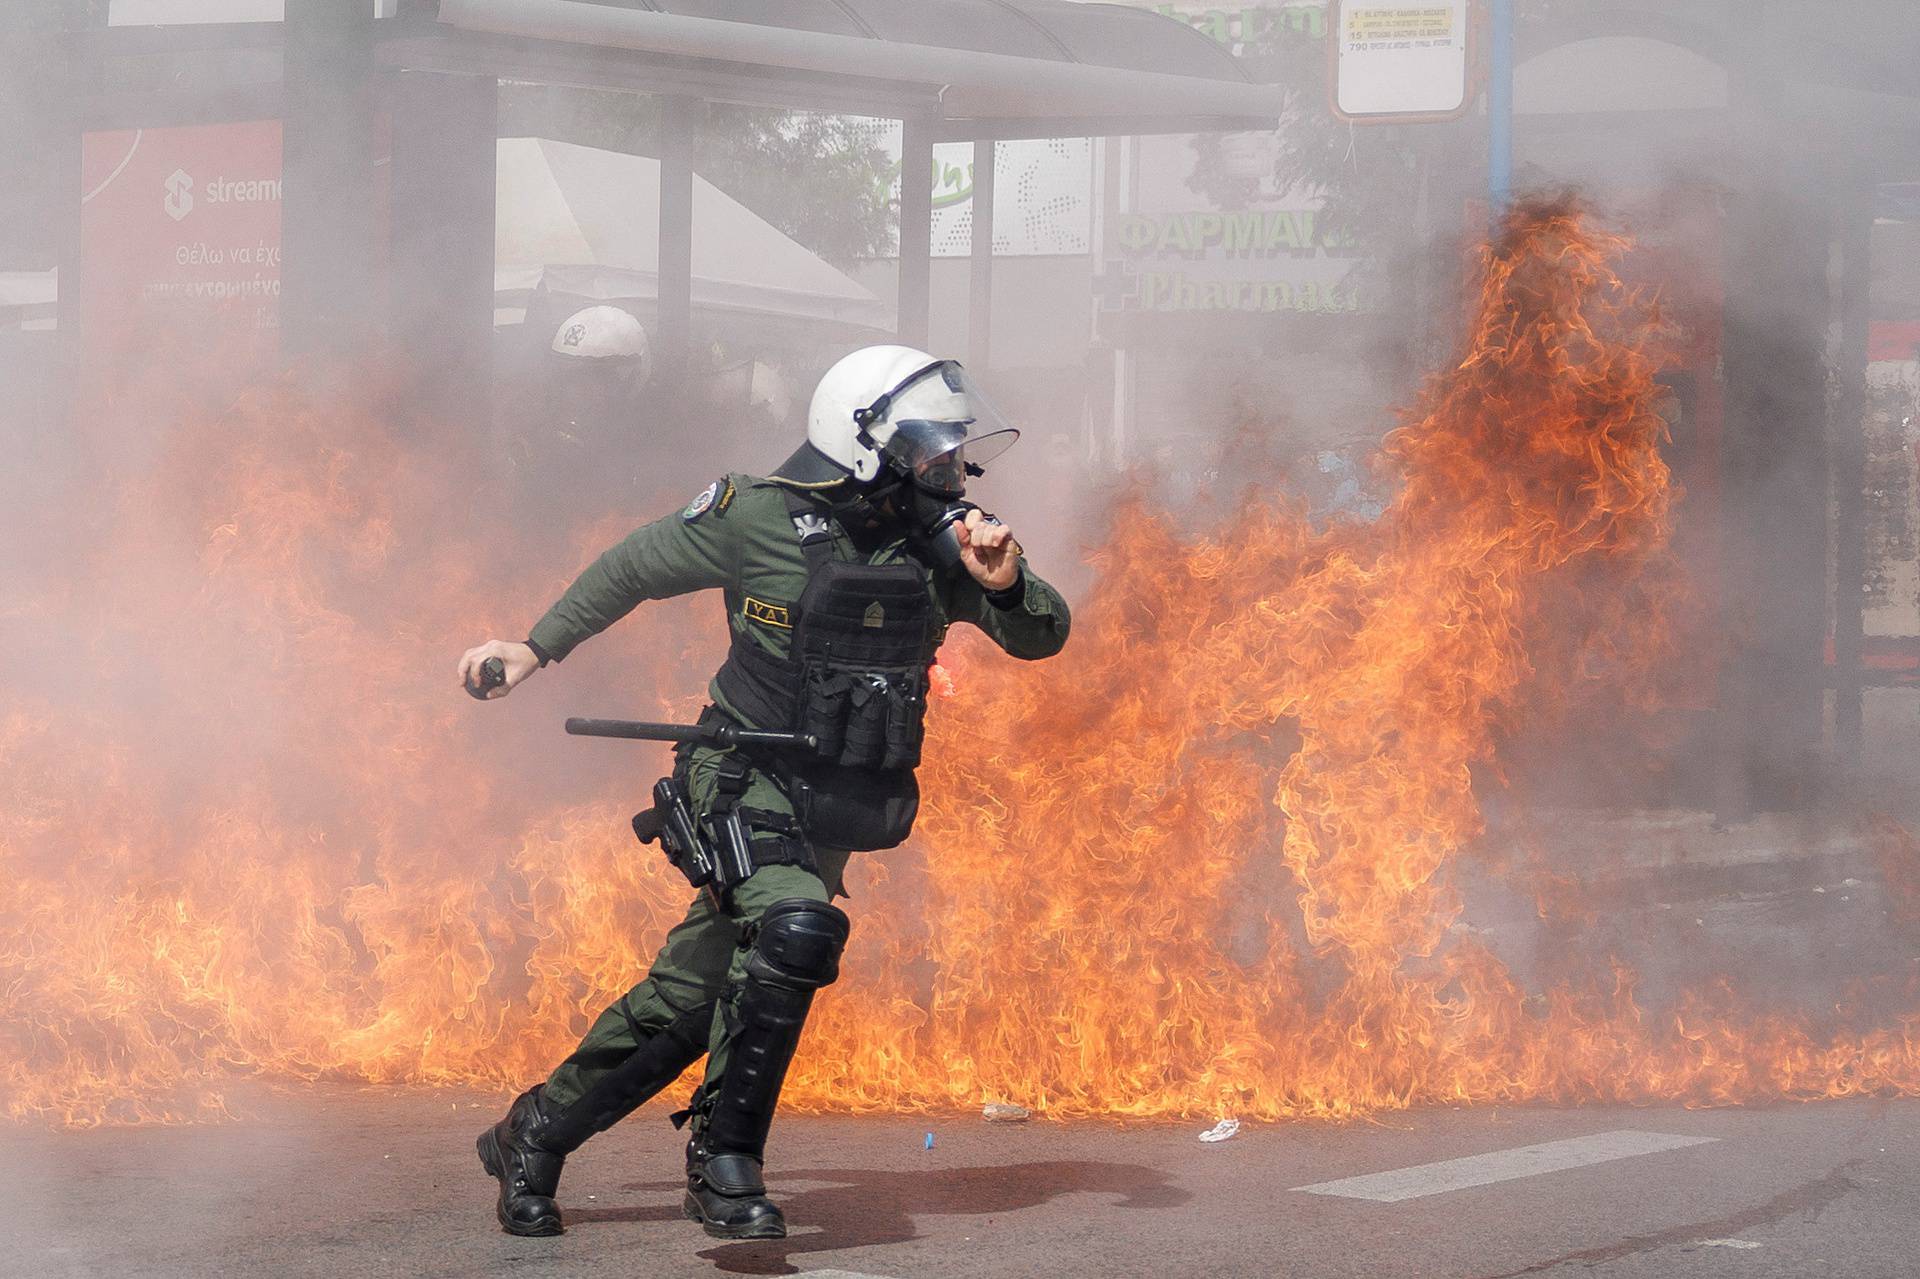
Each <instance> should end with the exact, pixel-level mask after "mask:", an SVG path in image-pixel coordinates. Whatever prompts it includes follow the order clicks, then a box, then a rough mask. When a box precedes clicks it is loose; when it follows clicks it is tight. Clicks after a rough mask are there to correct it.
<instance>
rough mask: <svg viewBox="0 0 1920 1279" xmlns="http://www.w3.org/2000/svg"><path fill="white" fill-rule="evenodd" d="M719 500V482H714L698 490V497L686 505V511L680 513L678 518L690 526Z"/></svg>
mask: <svg viewBox="0 0 1920 1279" xmlns="http://www.w3.org/2000/svg"><path fill="white" fill-rule="evenodd" d="M719 499H720V481H719V480H715V481H714V482H713V483H711V484H709V485H707V487H705V488H703V489H701V490H700V496H698V497H696V498H694V499H693V500H692V501H691V502H688V503H687V509H686V510H684V511H682V512H680V518H681V519H683V520H685V521H686V522H687V523H689V524H691V523H693V522H694V521H695V520H697V519H699V518H700V517H701V516H702V515H705V514H706V513H707V512H708V511H710V510H712V509H713V504H714V503H715V502H717V501H719Z"/></svg>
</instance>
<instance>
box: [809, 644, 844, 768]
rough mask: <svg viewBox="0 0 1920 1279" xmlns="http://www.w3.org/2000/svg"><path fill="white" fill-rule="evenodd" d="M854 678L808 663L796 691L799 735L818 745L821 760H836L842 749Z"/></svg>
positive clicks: (820, 665)
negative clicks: (811, 735)
mask: <svg viewBox="0 0 1920 1279" xmlns="http://www.w3.org/2000/svg"><path fill="white" fill-rule="evenodd" d="M854 678H855V677H854V676H853V675H851V674H849V673H848V672H846V671H836V670H832V669H830V668H828V667H827V666H825V665H823V664H821V663H818V662H810V663H808V665H807V669H806V676H805V678H804V680H803V682H802V684H801V689H800V731H801V732H803V733H812V734H813V735H814V736H815V737H816V738H818V739H819V741H820V746H819V753H820V758H822V759H838V758H839V757H840V754H841V751H842V750H843V748H844V747H845V745H846V739H847V715H848V713H849V711H850V710H851V709H852V701H853V695H854Z"/></svg>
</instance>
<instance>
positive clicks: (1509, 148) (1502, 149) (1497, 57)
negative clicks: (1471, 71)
mask: <svg viewBox="0 0 1920 1279" xmlns="http://www.w3.org/2000/svg"><path fill="white" fill-rule="evenodd" d="M1490 17H1491V20H1490V23H1489V26H1490V27H1491V30H1490V31H1489V33H1488V34H1489V36H1490V39H1489V41H1488V43H1489V45H1490V50H1489V56H1488V59H1487V199H1488V202H1489V203H1490V204H1491V205H1492V213H1493V216H1494V217H1496V218H1497V217H1499V216H1500V215H1501V214H1502V213H1504V212H1506V208H1507V201H1508V200H1509V199H1511V198H1512V196H1513V0H1491V15H1490Z"/></svg>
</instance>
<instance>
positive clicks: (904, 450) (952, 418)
mask: <svg viewBox="0 0 1920 1279" xmlns="http://www.w3.org/2000/svg"><path fill="white" fill-rule="evenodd" d="M860 426H861V428H862V430H863V432H864V433H865V434H866V436H867V437H868V438H869V439H870V440H876V439H885V440H886V443H884V444H881V445H879V446H878V447H879V450H880V452H881V454H882V455H883V456H885V457H886V459H887V461H888V463H889V464H890V465H891V466H892V468H893V470H894V471H895V473H896V474H898V475H900V476H902V477H904V478H905V479H907V480H908V481H909V482H911V483H912V484H913V486H914V488H916V489H918V490H920V491H921V492H923V493H927V494H929V495H932V496H935V497H942V498H949V499H955V500H957V499H958V498H960V497H961V496H962V495H964V494H965V493H966V491H967V477H968V476H972V475H979V474H981V473H982V468H983V467H984V466H985V465H986V464H987V463H988V462H990V461H992V460H993V459H995V458H997V457H999V456H1000V454H1002V453H1004V452H1006V451H1007V449H1008V448H1010V447H1012V445H1013V443H1014V441H1016V440H1018V439H1019V438H1020V432H1019V431H1018V430H1017V429H1015V428H1014V427H1013V426H1012V425H1010V424H1009V423H1008V422H1007V420H1006V418H1004V417H1002V416H1001V414H1000V411H999V410H998V409H996V408H994V407H993V402H992V401H991V400H989V399H987V397H986V395H985V394H984V393H982V392H981V390H980V387H979V384H978V383H976V382H974V380H973V379H972V378H971V377H970V376H968V374H967V371H966V370H965V369H963V368H961V367H960V366H959V365H958V364H957V363H955V362H954V361H952V360H939V361H936V362H934V363H933V364H929V365H928V366H927V367H926V368H923V369H919V370H917V371H915V372H914V373H913V374H912V375H911V376H909V377H908V378H906V380H904V381H902V382H901V383H900V384H899V385H898V386H896V387H894V388H893V390H891V391H889V392H887V394H885V395H883V396H881V397H880V398H879V399H878V400H876V401H874V403H873V404H872V405H871V406H869V407H868V408H867V409H866V410H865V412H864V413H863V414H862V415H861V418H860ZM886 427H892V428H893V429H892V431H891V433H888V432H887V431H886V430H885V429H884V428H886Z"/></svg>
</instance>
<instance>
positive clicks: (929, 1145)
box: [926, 1133, 933, 1150]
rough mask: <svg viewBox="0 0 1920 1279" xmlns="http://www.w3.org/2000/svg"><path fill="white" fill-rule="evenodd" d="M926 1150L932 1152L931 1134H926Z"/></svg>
mask: <svg viewBox="0 0 1920 1279" xmlns="http://www.w3.org/2000/svg"><path fill="white" fill-rule="evenodd" d="M926 1149H928V1150H932V1149H933V1134H932V1133H928V1134H927V1144H926Z"/></svg>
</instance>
